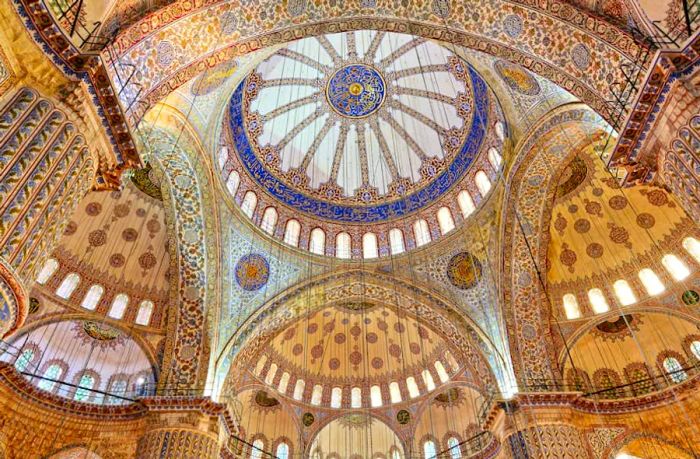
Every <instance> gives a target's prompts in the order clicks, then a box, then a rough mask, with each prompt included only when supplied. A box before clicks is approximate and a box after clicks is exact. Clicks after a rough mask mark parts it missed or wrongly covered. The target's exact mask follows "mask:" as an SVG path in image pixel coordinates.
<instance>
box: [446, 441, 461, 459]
mask: <svg viewBox="0 0 700 459" xmlns="http://www.w3.org/2000/svg"><path fill="white" fill-rule="evenodd" d="M447 447H448V448H449V449H450V458H451V459H461V458H462V449H461V448H460V447H459V440H457V439H456V438H455V437H450V438H448V439H447Z"/></svg>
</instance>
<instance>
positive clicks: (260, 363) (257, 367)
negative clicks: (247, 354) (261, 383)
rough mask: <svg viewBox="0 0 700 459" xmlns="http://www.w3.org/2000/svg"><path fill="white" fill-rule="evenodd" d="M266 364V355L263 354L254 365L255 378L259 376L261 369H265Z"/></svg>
mask: <svg viewBox="0 0 700 459" xmlns="http://www.w3.org/2000/svg"><path fill="white" fill-rule="evenodd" d="M266 362H267V355H265V354H263V355H262V356H261V357H260V358H259V359H258V363H256V364H255V370H254V371H253V374H255V376H260V373H261V372H262V371H263V368H265V363H266Z"/></svg>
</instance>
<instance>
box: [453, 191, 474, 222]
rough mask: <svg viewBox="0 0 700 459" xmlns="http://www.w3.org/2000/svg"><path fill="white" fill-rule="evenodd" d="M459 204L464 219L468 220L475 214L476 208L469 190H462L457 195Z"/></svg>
mask: <svg viewBox="0 0 700 459" xmlns="http://www.w3.org/2000/svg"><path fill="white" fill-rule="evenodd" d="M457 204H458V205H459V210H461V211H462V216H463V217H464V218H467V217H468V216H469V215H471V213H472V212H474V209H476V207H474V200H473V199H472V195H470V194H469V192H468V191H467V190H462V191H460V192H459V194H458V195H457Z"/></svg>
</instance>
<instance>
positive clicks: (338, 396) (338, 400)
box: [331, 387, 343, 408]
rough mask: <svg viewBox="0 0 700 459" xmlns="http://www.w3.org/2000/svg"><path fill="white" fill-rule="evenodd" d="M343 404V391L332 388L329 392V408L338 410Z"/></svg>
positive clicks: (338, 388)
mask: <svg viewBox="0 0 700 459" xmlns="http://www.w3.org/2000/svg"><path fill="white" fill-rule="evenodd" d="M342 403H343V389H342V388H340V387H334V388H333V390H331V408H340V406H341V405H342Z"/></svg>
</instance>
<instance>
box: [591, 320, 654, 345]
mask: <svg viewBox="0 0 700 459" xmlns="http://www.w3.org/2000/svg"><path fill="white" fill-rule="evenodd" d="M641 324H642V318H641V316H640V315H638V314H634V315H633V314H625V315H622V316H619V317H618V318H617V319H614V320H606V321H603V322H600V323H599V324H598V325H596V326H595V327H594V328H593V330H592V333H593V335H595V336H598V337H599V338H601V339H602V340H603V341H618V340H620V341H621V340H624V339H626V338H631V337H632V332H633V331H639V326H640V325H641Z"/></svg>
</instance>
